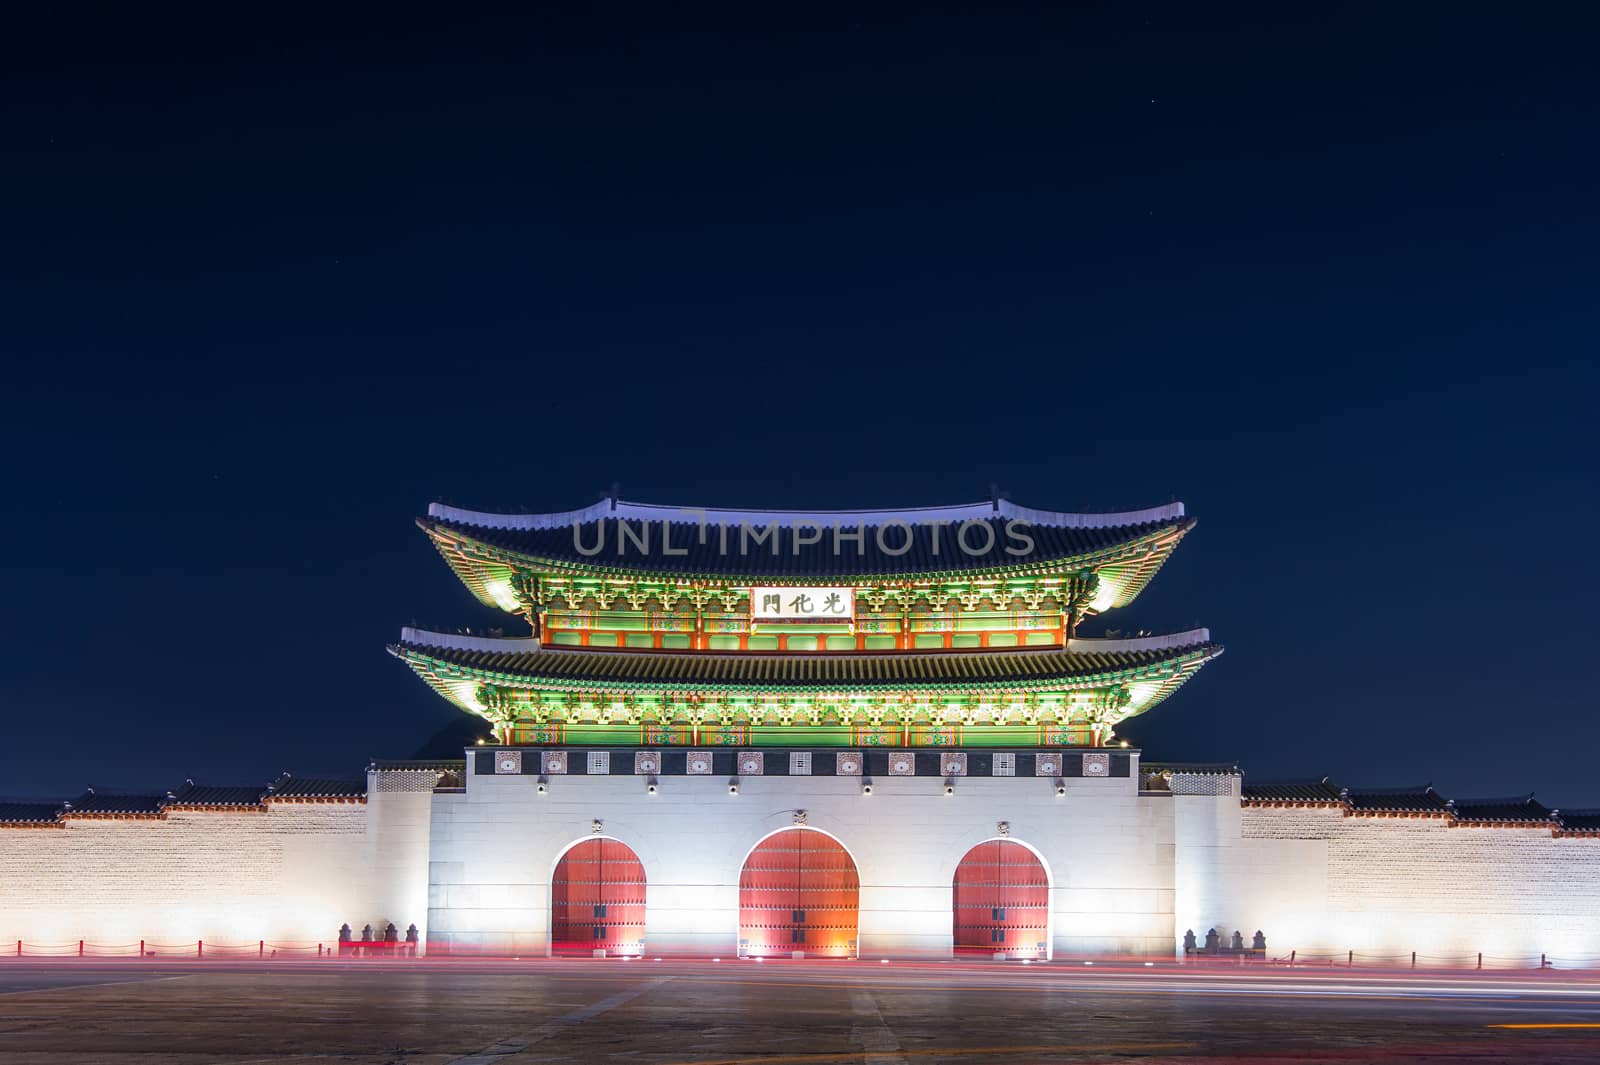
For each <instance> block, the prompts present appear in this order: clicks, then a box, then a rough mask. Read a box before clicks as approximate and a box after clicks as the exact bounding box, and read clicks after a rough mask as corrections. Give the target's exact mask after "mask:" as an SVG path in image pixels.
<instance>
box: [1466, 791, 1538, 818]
mask: <svg viewBox="0 0 1600 1065" xmlns="http://www.w3.org/2000/svg"><path fill="white" fill-rule="evenodd" d="M1450 809H1451V810H1452V811H1454V813H1455V815H1456V820H1457V821H1463V822H1465V821H1472V822H1479V823H1492V824H1533V823H1548V822H1549V820H1550V808H1549V807H1548V806H1546V805H1545V804H1544V803H1542V802H1539V801H1538V800H1537V799H1535V798H1534V797H1533V796H1532V795H1519V796H1516V797H1514V798H1510V799H1451V800H1450Z"/></svg>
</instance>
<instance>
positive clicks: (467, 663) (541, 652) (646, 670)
mask: <svg viewBox="0 0 1600 1065" xmlns="http://www.w3.org/2000/svg"><path fill="white" fill-rule="evenodd" d="M1086 642H1087V641H1086ZM390 651H391V652H392V653H393V654H395V655H396V656H397V657H399V658H402V659H405V660H406V661H407V662H409V663H410V664H412V666H413V668H415V667H417V666H418V665H421V664H424V660H427V661H431V662H432V663H438V664H440V665H444V666H454V667H457V668H460V669H465V670H470V671H473V672H475V673H479V674H493V675H496V676H498V677H500V678H503V679H505V680H506V681H509V682H515V681H518V680H523V681H529V682H533V681H557V682H570V683H579V684H582V683H587V682H593V683H629V684H643V685H665V686H678V687H683V688H692V687H695V686H697V685H707V684H710V685H718V684H721V685H741V686H749V687H753V688H784V687H793V688H804V687H808V686H826V685H853V686H858V687H885V688H891V687H920V686H939V687H959V686H963V685H980V684H985V683H991V682H1006V681H1024V682H1026V681H1044V682H1048V681H1053V680H1063V681H1066V680H1077V679H1082V678H1088V677H1094V676H1098V675H1102V674H1118V673H1123V672H1126V671H1135V670H1140V669H1144V668H1148V667H1159V666H1163V665H1166V664H1169V663H1173V662H1176V661H1181V660H1184V659H1190V660H1199V661H1204V660H1207V659H1210V658H1213V657H1215V656H1216V655H1218V654H1221V653H1222V647H1221V645H1220V644H1217V643H1213V642H1210V641H1209V640H1208V641H1204V642H1199V641H1197V642H1196V643H1194V644H1192V645H1189V646H1181V647H1163V648H1159V649H1156V650H1148V651H1106V652H1095V651H1088V650H1072V651H1068V650H1064V649H1061V648H1038V649H1006V650H993V651H989V650H983V651H979V650H972V651H899V652H893V653H863V652H853V651H847V652H838V653H834V654H826V653H821V654H819V653H797V654H788V653H781V652H764V651H758V652H746V653H742V654H731V653H717V652H714V651H611V650H595V649H592V648H583V649H577V648H567V647H546V646H533V647H531V648H527V649H516V650H493V651H484V650H471V649H466V648H460V647H443V646H432V645H422V644H413V643H403V644H397V645H394V646H392V647H391V648H390Z"/></svg>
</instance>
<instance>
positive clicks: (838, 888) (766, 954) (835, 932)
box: [739, 828, 861, 958]
mask: <svg viewBox="0 0 1600 1065" xmlns="http://www.w3.org/2000/svg"><path fill="white" fill-rule="evenodd" d="M860 894H861V879H860V877H859V876H858V875H857V874H856V863H855V861H854V860H853V859H852V858H851V857H850V853H849V852H848V851H846V850H845V849H844V847H843V846H842V845H841V844H840V843H839V841H838V840H836V839H834V838H833V837H832V836H830V835H828V834H827V833H826V832H818V831H817V830H816V829H814V828H787V829H784V830H783V831H781V832H775V833H773V834H772V835H770V836H768V837H767V838H766V839H764V840H762V841H761V842H760V843H758V844H756V847H755V850H753V851H751V852H750V856H749V857H748V858H746V859H745V860H744V868H743V869H741V870H740V871H739V953H740V954H741V955H743V956H745V957H749V958H773V957H782V958H787V957H790V956H792V955H794V954H796V953H803V954H804V955H805V956H806V957H819V958H853V957H855V954H856V927H857V907H858V904H859V898H860Z"/></svg>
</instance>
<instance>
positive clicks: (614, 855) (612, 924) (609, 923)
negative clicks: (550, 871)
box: [550, 836, 645, 956]
mask: <svg viewBox="0 0 1600 1065" xmlns="http://www.w3.org/2000/svg"><path fill="white" fill-rule="evenodd" d="M644 888H645V882H644V865H643V864H642V863H641V862H640V861H639V856H638V855H637V854H635V853H633V848H632V847H629V846H628V845H627V844H626V843H623V842H621V841H620V840H615V839H608V838H606V837H605V836H596V837H594V838H593V839H586V840H584V841H583V842H581V843H578V844H575V845H573V846H572V847H570V848H568V850H567V852H566V853H565V854H563V855H562V856H561V860H560V861H559V862H557V863H556V871H555V875H554V877H552V878H551V891H550V950H551V953H553V954H564V955H589V956H592V955H594V954H597V953H599V952H601V951H604V952H605V953H606V954H613V955H615V954H642V953H643V952H644Z"/></svg>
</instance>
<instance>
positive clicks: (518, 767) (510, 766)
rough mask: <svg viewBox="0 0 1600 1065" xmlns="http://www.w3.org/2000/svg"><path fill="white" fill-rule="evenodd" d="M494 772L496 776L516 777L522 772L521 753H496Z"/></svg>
mask: <svg viewBox="0 0 1600 1065" xmlns="http://www.w3.org/2000/svg"><path fill="white" fill-rule="evenodd" d="M494 771H495V773H496V774H502V775H504V774H510V775H515V774H518V773H521V772H522V752H521V751H496V752H495V755H494Z"/></svg>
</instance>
